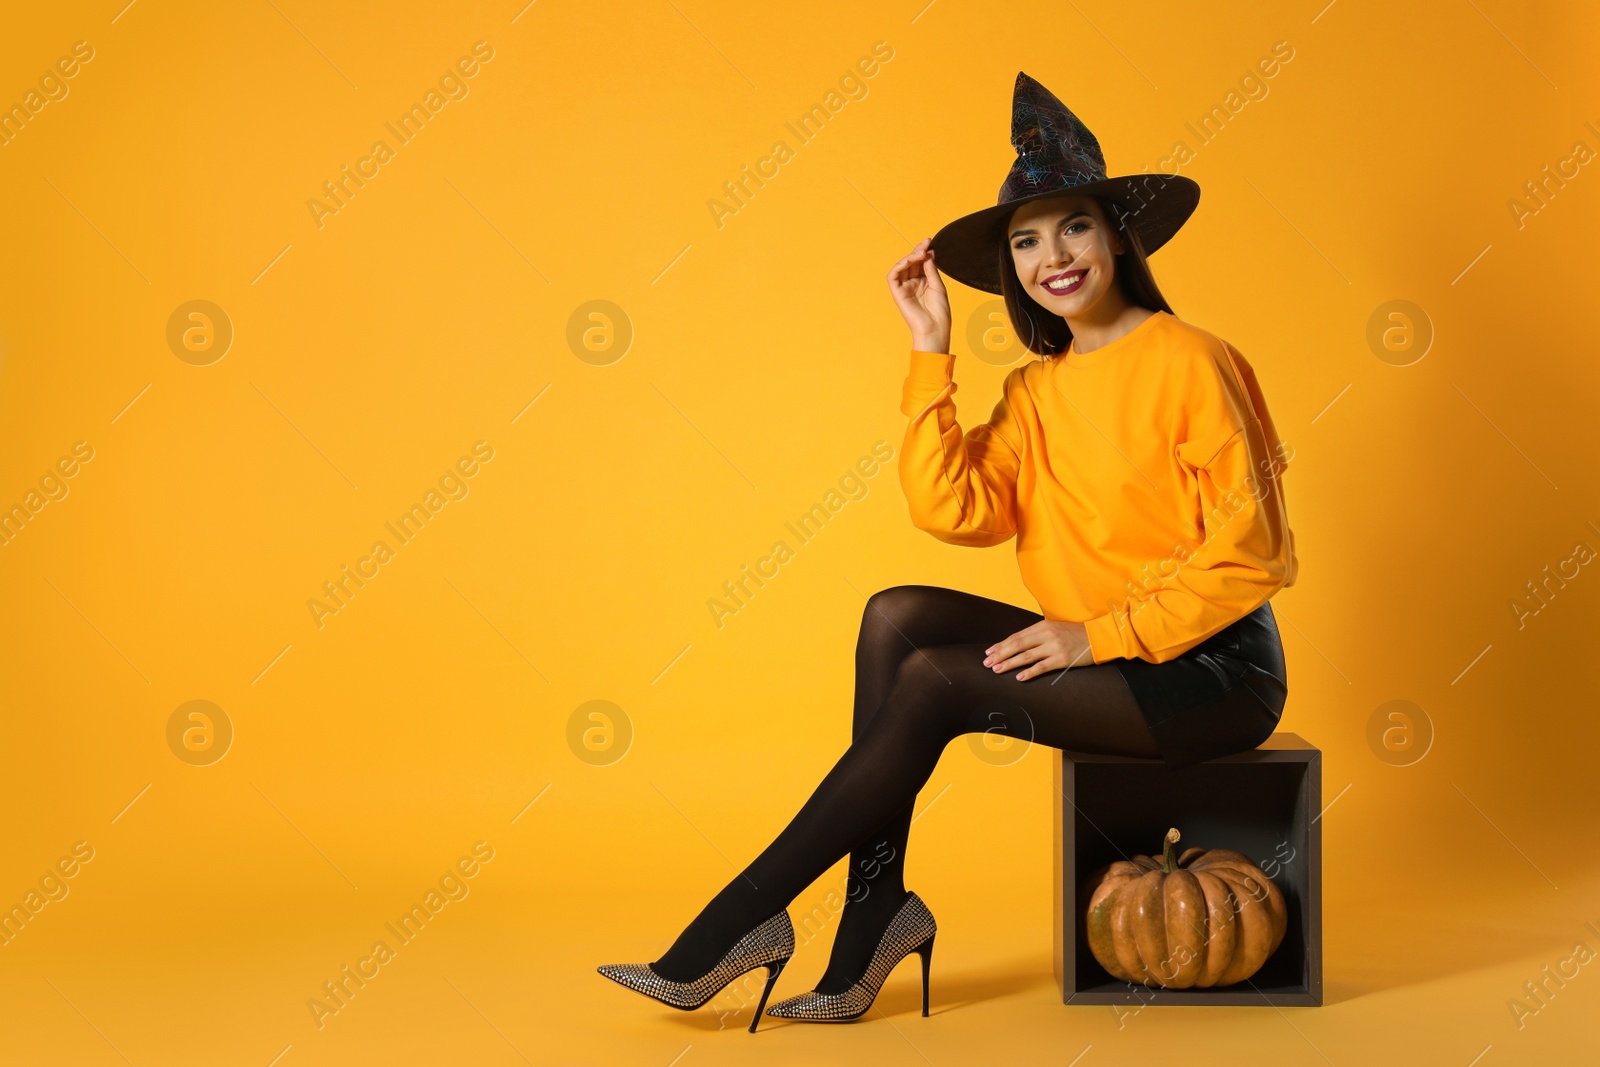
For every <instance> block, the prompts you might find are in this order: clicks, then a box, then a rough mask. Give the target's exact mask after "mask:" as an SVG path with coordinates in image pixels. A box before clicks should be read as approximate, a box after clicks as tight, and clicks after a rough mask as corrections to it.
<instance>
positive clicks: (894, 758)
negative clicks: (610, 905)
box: [650, 585, 1159, 993]
mask: <svg viewBox="0 0 1600 1067" xmlns="http://www.w3.org/2000/svg"><path fill="white" fill-rule="evenodd" d="M1043 617H1044V616H1042V615H1039V614H1037V613H1035V612H1031V611H1028V610H1026V609H1024V608H1019V607H1016V606H1014V605H1011V604H1005V603H1002V602H1000V601H998V600H989V599H987V598H986V597H980V596H974V595H973V594H971V593H962V592H958V591H956V590H953V589H942V588H939V587H937V586H927V585H903V586H897V587H895V588H892V589H885V590H883V591H882V592H880V593H876V594H874V595H873V596H872V597H871V599H869V600H868V602H867V607H866V610H865V612H864V613H863V616H862V620H861V637H860V640H859V641H858V642H857V644H856V691H855V719H854V728H853V731H852V732H853V741H852V743H851V745H850V747H849V749H847V750H846V751H845V753H844V755H843V756H841V757H840V758H839V761H838V762H837V763H836V764H834V766H833V769H832V770H830V771H829V772H828V774H827V776H826V777H824V778H823V779H822V783H821V784H820V785H818V786H817V788H816V791H815V792H813V793H812V794H811V798H810V799H809V800H807V801H806V802H805V805H804V806H803V807H801V809H800V811H799V813H798V814H797V815H795V817H794V818H793V819H792V820H791V821H790V822H789V825H788V826H786V827H784V829H783V832H782V833H780V834H779V835H778V836H777V838H776V839H775V840H774V841H773V842H772V844H770V845H768V846H767V848H766V850H765V851H763V852H762V853H761V855H759V856H757V857H756V858H755V860H754V862H752V863H751V864H750V866H748V867H746V868H745V869H744V871H743V872H742V873H740V874H739V875H738V876H736V877H735V878H734V879H733V881H731V882H729V883H728V885H727V886H726V887H725V888H724V889H723V890H722V891H721V892H720V893H718V894H717V895H716V896H715V897H714V898H713V899H712V900H711V902H710V903H709V904H707V905H706V906H705V908H704V909H703V910H702V911H701V912H700V914H699V915H698V916H696V918H695V919H694V921H693V922H691V923H690V924H689V926H688V927H687V928H686V929H685V930H684V931H683V933H682V934H680V935H679V937H678V939H677V941H675V942H674V943H673V945H672V947H671V948H670V949H669V950H668V951H667V953H666V955H664V956H662V957H661V959H659V960H656V961H655V962H654V963H652V964H651V965H650V966H651V968H652V969H653V970H655V972H656V973H657V974H659V975H661V976H662V977H663V978H669V979H672V980H674V981H687V980H689V979H692V978H696V977H699V976H700V975H702V974H704V973H706V972H707V971H709V970H710V969H711V968H712V967H713V966H714V965H715V964H716V962H717V961H718V960H719V959H721V958H722V956H723V955H724V954H725V953H726V952H727V951H728V949H730V948H732V947H733V944H734V942H736V941H737V940H738V939H739V938H740V937H742V936H744V934H746V933H748V932H749V931H750V930H751V929H752V928H753V927H755V926H756V925H757V924H758V923H760V922H762V921H763V920H765V919H767V918H768V917H770V916H772V915H775V914H777V912H778V911H779V910H780V909H782V908H785V907H787V906H788V905H789V902H790V901H792V900H793V899H794V898H795V897H797V896H799V894H800V893H801V892H802V891H803V890H804V889H805V888H806V887H807V886H808V885H810V884H811V883H812V882H814V881H815V880H816V879H818V878H820V877H821V876H822V875H823V874H825V873H826V872H827V870H828V868H829V867H831V866H833V864H834V863H836V862H837V861H838V859H839V857H841V856H843V855H844V854H845V853H847V852H848V853H850V854H851V856H850V873H849V876H848V888H847V893H846V900H847V902H846V904H845V908H844V914H843V916H842V917H841V919H840V923H839V933H838V935H837V937H836V938H835V940H834V946H833V953H832V956H831V957H830V958H829V961H828V970H827V973H826V974H824V975H823V978H822V981H821V982H820V983H818V986H817V988H818V989H819V990H820V991H821V992H824V993H833V992H840V991H842V990H843V989H845V988H846V987H847V986H849V985H850V984H851V983H852V982H853V981H855V980H856V979H857V978H859V977H860V976H861V974H862V972H863V971H865V970H866V966H867V962H868V960H869V958H870V957H871V954H872V949H873V946H874V945H875V944H876V943H877V939H878V937H879V936H880V935H881V934H882V932H883V930H884V928H885V927H886V926H887V925H888V923H889V920H890V918H891V917H892V916H893V914H894V912H895V910H896V909H897V908H898V907H899V906H900V904H901V902H902V901H903V900H904V899H905V896H906V890H905V882H904V864H905V852H906V837H907V835H908V834H909V833H910V831H911V817H912V807H913V804H914V803H915V801H916V796H917V790H918V789H920V788H922V786H923V784H924V783H926V782H927V780H928V778H929V777H930V776H932V774H933V769H934V767H935V765H936V764H937V763H938V762H939V756H940V755H941V754H942V753H943V751H944V748H945V746H946V745H947V744H949V743H950V741H952V740H953V739H955V738H956V737H959V736H961V735H962V734H967V733H977V732H982V731H985V730H989V729H998V730H1002V731H1004V732H1006V733H1009V734H1010V735H1011V736H1013V737H1020V738H1021V739H1022V740H1024V741H1029V740H1031V741H1034V742H1036V743H1038V744H1042V745H1048V746H1050V747H1052V748H1064V749H1069V750H1072V751H1077V752H1104V753H1111V754H1116V755H1126V756H1140V757H1146V758H1152V759H1153V758H1157V757H1158V755H1159V753H1158V751H1157V749H1156V744H1155V740H1154V738H1153V737H1152V736H1151V734H1150V730H1149V727H1148V726H1146V725H1145V720H1144V716H1143V715H1142V714H1141V713H1140V711H1139V708H1138V705H1137V704H1135V702H1134V698H1133V694H1132V693H1131V692H1130V691H1129V689H1128V686H1127V683H1126V682H1124V681H1123V679H1122V674H1121V672H1120V671H1118V670H1117V668H1116V666H1115V665H1113V664H1111V663H1103V664H1089V665H1086V666H1081V667H1073V668H1070V669H1062V670H1055V671H1050V672H1048V673H1046V674H1041V675H1038V676H1036V677H1033V678H1030V679H1028V680H1027V681H1025V682H1019V681H1017V678H1016V675H1017V671H1019V670H1021V669H1022V668H1021V667H1017V668H1013V669H1012V670H1009V671H1007V672H1006V673H1004V674H996V673H995V672H994V670H993V668H990V667H985V666H984V665H983V660H984V656H985V651H984V650H985V649H987V648H988V647H989V646H990V645H992V644H994V643H995V642H997V641H1000V640H1001V639H1003V638H1005V637H1008V636H1010V635H1011V634H1013V633H1016V632H1017V631H1018V630H1022V629H1025V628H1027V627H1029V626H1031V625H1033V624H1034V623H1036V622H1038V621H1040V620H1041V619H1042V618H1043Z"/></svg>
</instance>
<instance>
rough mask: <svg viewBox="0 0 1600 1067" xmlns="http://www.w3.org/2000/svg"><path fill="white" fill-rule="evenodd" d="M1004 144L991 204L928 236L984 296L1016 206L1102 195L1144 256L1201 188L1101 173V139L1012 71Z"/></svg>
mask: <svg viewBox="0 0 1600 1067" xmlns="http://www.w3.org/2000/svg"><path fill="white" fill-rule="evenodd" d="M1011 144H1012V147H1014V148H1015V149H1016V150H1017V159H1016V162H1014V163H1012V164H1011V172H1010V173H1009V174H1007V175H1006V180H1005V182H1004V183H1002V184H1001V186H1000V200H999V202H998V203H997V204H995V206H994V207H987V208H983V209H982V210H980V211H974V212H973V213H972V214H970V215H963V216H962V217H961V218H959V219H956V220H955V221H954V222H952V223H949V224H948V225H946V226H945V227H944V228H943V229H941V230H940V231H939V232H938V233H937V234H935V235H934V238H933V242H932V244H931V245H930V247H931V248H932V249H933V251H934V253H935V256H934V263H935V264H936V265H937V266H938V268H939V269H940V270H941V271H943V272H944V273H945V274H948V275H949V276H950V277H952V278H954V279H955V280H956V281H958V282H961V283H962V284H963V285H969V286H971V287H972V288H974V289H981V290H983V291H984V292H987V293H998V292H1000V271H1001V269H1002V268H1003V267H1005V266H1006V265H1008V264H1009V262H1010V252H1009V250H1008V249H1007V247H1006V246H1005V245H1003V244H1002V243H1001V236H1002V234H1001V230H1002V229H1003V228H1004V226H1005V224H1006V221H1007V220H1008V219H1009V218H1010V217H1011V213H1012V212H1013V211H1015V210H1016V209H1017V207H1018V206H1019V205H1022V204H1026V203H1027V202H1029V201H1030V200H1039V199H1042V198H1044V197H1047V196H1060V195H1061V194H1063V193H1075V194H1080V195H1084V196H1097V197H1106V198H1109V199H1110V200H1111V201H1112V203H1111V204H1110V205H1109V206H1110V211H1109V212H1108V215H1111V216H1113V218H1114V219H1121V220H1122V222H1123V224H1124V225H1125V226H1127V227H1128V228H1130V229H1132V230H1133V231H1135V232H1136V233H1137V234H1138V236H1139V243H1140V244H1141V245H1142V246H1143V248H1144V251H1145V254H1146V255H1149V254H1150V253H1152V252H1154V251H1155V250H1156V249H1158V248H1160V247H1161V246H1162V245H1164V244H1166V243H1167V241H1168V240H1170V239H1171V238H1172V235H1173V234H1175V233H1177V232H1178V228H1179V227H1180V226H1182V225H1183V224H1184V223H1185V222H1186V221H1188V219H1189V216H1190V215H1192V214H1193V213H1194V209H1195V206H1196V205H1197V204H1199V202H1200V186H1199V185H1198V184H1196V183H1195V182H1194V180H1193V179H1190V178H1184V177H1181V176H1178V175H1174V174H1159V173H1157V174H1152V173H1148V172H1146V173H1143V174H1129V175H1123V176H1120V177H1115V178H1108V177H1106V160H1105V156H1104V155H1103V154H1102V153H1101V151H1100V142H1099V141H1098V140H1096V139H1095V135H1094V134H1092V133H1090V132H1089V127H1087V126H1085V125H1084V124H1083V123H1082V121H1080V120H1079V118H1078V116H1076V115H1074V114H1073V113H1072V112H1071V111H1069V110H1068V109H1067V106H1066V105H1065V104H1063V103H1062V102H1061V101H1060V100H1057V99H1056V97H1055V95H1054V94H1053V93H1051V92H1050V90H1049V89H1046V88H1045V87H1044V86H1042V85H1040V84H1039V83H1038V82H1036V81H1034V80H1033V79H1032V78H1030V77H1028V75H1027V74H1025V73H1023V72H1022V71H1020V70H1019V71H1017V84H1016V88H1015V89H1014V90H1013V93H1012V100H1011Z"/></svg>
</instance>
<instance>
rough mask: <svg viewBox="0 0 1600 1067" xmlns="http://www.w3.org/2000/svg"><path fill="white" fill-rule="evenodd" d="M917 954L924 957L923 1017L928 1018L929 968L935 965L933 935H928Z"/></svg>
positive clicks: (918, 948)
mask: <svg viewBox="0 0 1600 1067" xmlns="http://www.w3.org/2000/svg"><path fill="white" fill-rule="evenodd" d="M917 952H918V953H920V954H921V956H922V1017H923V1018H924V1019H926V1018H927V1017H928V967H929V965H930V964H932V963H933V935H932V934H929V935H928V940H926V941H924V942H923V943H922V944H921V945H919V946H917Z"/></svg>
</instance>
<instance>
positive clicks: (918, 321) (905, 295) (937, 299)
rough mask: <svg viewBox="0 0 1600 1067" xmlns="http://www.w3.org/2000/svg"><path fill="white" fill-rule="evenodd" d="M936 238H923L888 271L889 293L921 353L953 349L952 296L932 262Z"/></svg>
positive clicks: (912, 344)
mask: <svg viewBox="0 0 1600 1067" xmlns="http://www.w3.org/2000/svg"><path fill="white" fill-rule="evenodd" d="M932 240H933V238H931V237H924V238H923V239H922V240H921V242H919V243H918V244H917V247H915V248H913V249H912V250H911V254H910V255H909V256H907V257H906V258H904V259H902V260H901V261H900V262H898V263H896V264H895V265H894V269H892V270H890V271H889V292H890V294H891V295H892V296H893V297H894V302H895V306H896V307H898V308H899V309H900V315H901V317H902V318H904V319H905V320H906V325H907V326H909V327H911V346H912V347H913V348H915V349H916V350H917V351H919V352H948V351H950V298H949V297H948V296H947V295H946V294H945V291H944V282H943V281H941V280H940V278H939V271H938V269H937V268H935V267H934V265H933V251H932V250H931V249H930V248H929V247H928V245H929V244H930V243H931V242H932Z"/></svg>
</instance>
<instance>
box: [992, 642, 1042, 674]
mask: <svg viewBox="0 0 1600 1067" xmlns="http://www.w3.org/2000/svg"><path fill="white" fill-rule="evenodd" d="M1054 655H1055V652H1054V651H1052V650H1051V649H1048V648H1046V647H1044V646H1043V645H1034V646H1033V647H1031V648H1025V649H1023V650H1022V651H1020V652H1018V653H1017V654H1016V655H1014V656H1011V657H1010V658H1008V659H1005V660H1001V661H1000V662H999V663H996V664H995V665H994V672H995V673H996V674H1004V673H1006V672H1007V671H1011V670H1015V669H1017V668H1018V667H1026V666H1027V665H1028V664H1030V663H1037V662H1039V661H1040V660H1042V659H1045V658H1047V657H1050V656H1054Z"/></svg>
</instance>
